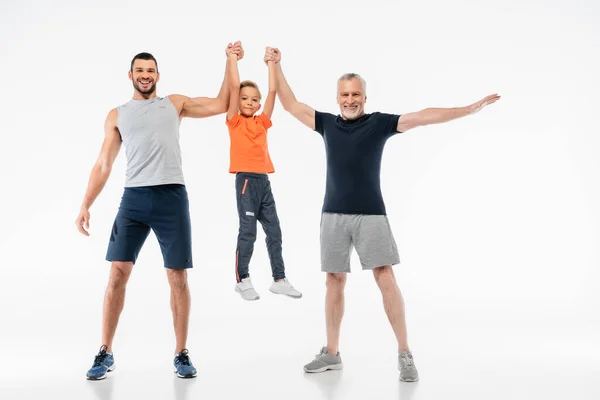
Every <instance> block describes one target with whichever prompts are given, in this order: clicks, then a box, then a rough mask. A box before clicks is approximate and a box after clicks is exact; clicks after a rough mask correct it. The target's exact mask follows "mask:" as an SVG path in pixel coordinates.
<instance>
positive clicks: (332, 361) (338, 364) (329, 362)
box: [304, 347, 343, 372]
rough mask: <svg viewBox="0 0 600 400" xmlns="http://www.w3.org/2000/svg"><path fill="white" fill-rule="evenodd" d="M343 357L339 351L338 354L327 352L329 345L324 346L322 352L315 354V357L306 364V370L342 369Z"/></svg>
mask: <svg viewBox="0 0 600 400" xmlns="http://www.w3.org/2000/svg"><path fill="white" fill-rule="evenodd" d="M342 368H343V364H342V357H341V356H340V353H339V352H338V354H337V356H334V355H331V354H329V353H328V352H327V347H323V348H322V349H321V352H320V353H319V354H317V355H316V356H315V359H314V360H312V361H311V362H310V363H308V364H306V365H305V366H304V372H325V371H327V370H328V369H342Z"/></svg>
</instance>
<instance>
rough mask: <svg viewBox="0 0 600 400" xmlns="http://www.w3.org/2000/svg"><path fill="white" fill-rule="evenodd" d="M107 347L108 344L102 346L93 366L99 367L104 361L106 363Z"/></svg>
mask: <svg viewBox="0 0 600 400" xmlns="http://www.w3.org/2000/svg"><path fill="white" fill-rule="evenodd" d="M106 349H108V347H107V346H106V345H102V347H100V351H99V352H98V354H97V355H96V357H94V364H93V365H92V367H99V366H100V365H102V363H104V360H106V357H108V353H107V352H106Z"/></svg>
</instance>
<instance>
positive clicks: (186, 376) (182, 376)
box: [175, 370, 198, 379]
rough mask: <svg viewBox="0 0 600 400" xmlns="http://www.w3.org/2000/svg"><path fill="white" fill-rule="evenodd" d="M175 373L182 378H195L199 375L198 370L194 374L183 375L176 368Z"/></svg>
mask: <svg viewBox="0 0 600 400" xmlns="http://www.w3.org/2000/svg"><path fill="white" fill-rule="evenodd" d="M175 373H176V374H177V377H178V378H182V379H190V378H195V377H196V376H197V375H198V373H197V372H196V373H195V374H193V375H192V374H187V375H181V374H179V373H178V372H177V370H175Z"/></svg>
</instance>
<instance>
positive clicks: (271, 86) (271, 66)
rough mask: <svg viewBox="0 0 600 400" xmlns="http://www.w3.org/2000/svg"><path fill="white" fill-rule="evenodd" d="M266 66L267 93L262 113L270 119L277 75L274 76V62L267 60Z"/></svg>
mask: <svg viewBox="0 0 600 400" xmlns="http://www.w3.org/2000/svg"><path fill="white" fill-rule="evenodd" d="M267 66H268V67H269V94H268V95H267V99H266V100H265V107H264V108H263V114H265V115H266V116H267V117H269V119H271V115H273V109H274V108H275V96H277V77H276V76H275V62H274V61H267Z"/></svg>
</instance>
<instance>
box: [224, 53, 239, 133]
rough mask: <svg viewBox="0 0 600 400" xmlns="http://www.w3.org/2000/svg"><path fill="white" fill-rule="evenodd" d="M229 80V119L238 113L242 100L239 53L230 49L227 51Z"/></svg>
mask: <svg viewBox="0 0 600 400" xmlns="http://www.w3.org/2000/svg"><path fill="white" fill-rule="evenodd" d="M227 74H228V75H227V80H228V85H229V107H228V109H227V121H229V120H230V119H232V118H233V117H235V116H236V115H237V113H238V108H239V107H238V106H239V102H240V74H239V71H238V55H237V54H236V53H234V52H233V51H231V50H230V49H228V52H227Z"/></svg>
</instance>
